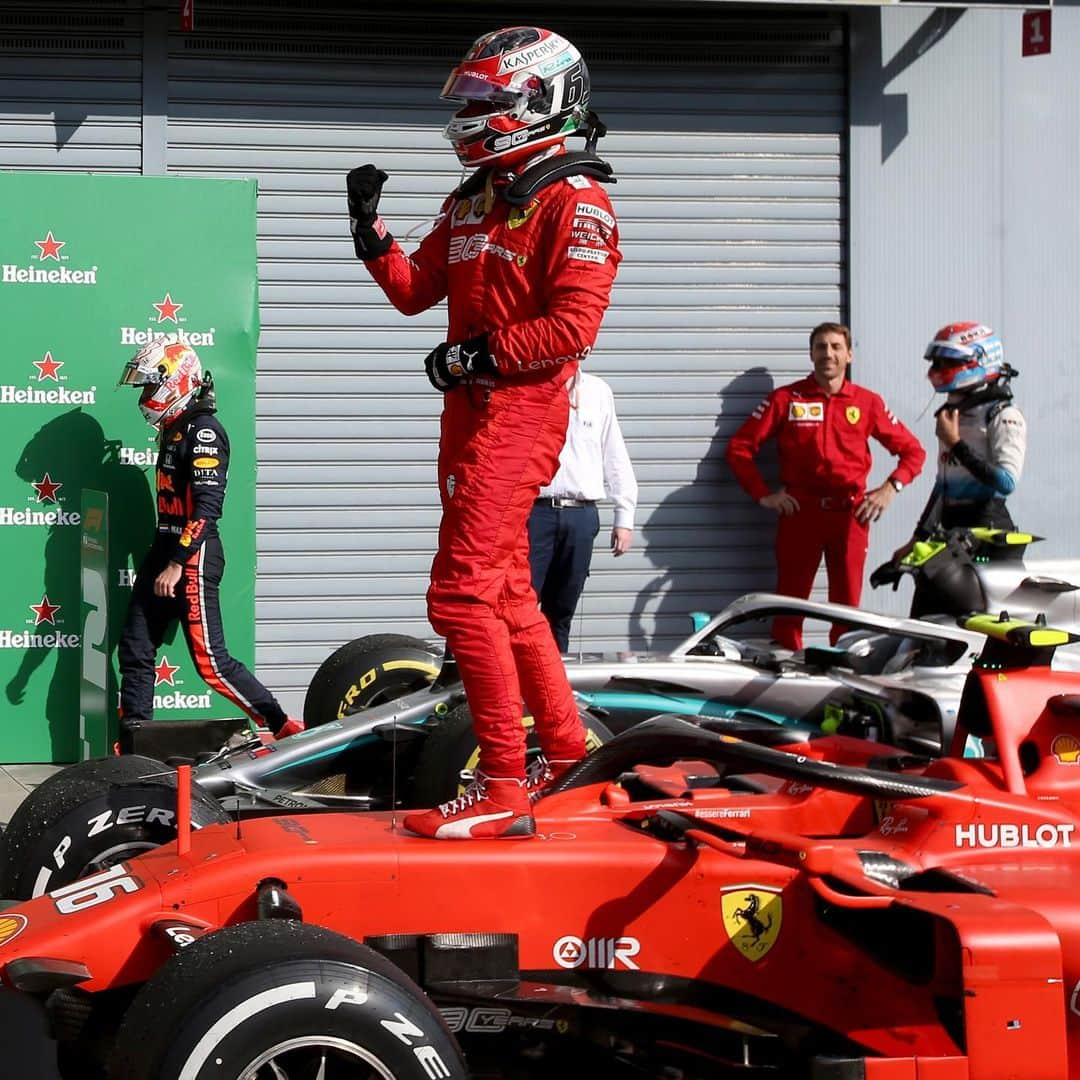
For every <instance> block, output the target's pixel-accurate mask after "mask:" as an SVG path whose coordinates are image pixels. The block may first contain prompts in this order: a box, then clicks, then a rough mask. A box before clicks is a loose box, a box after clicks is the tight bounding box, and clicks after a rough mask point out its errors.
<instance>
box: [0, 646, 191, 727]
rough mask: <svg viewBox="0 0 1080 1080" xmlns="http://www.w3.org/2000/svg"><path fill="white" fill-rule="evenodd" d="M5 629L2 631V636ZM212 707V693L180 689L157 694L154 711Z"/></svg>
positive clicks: (117, 699)
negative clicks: (181, 691)
mask: <svg viewBox="0 0 1080 1080" xmlns="http://www.w3.org/2000/svg"><path fill="white" fill-rule="evenodd" d="M2 634H3V631H0V636H2ZM2 645H3V640H2V639H0V646H2ZM116 704H117V707H118V708H119V706H120V695H119V694H117V695H116ZM209 708H210V693H209V691H207V692H206V693H205V694H182V693H180V691H179V690H177V691H175V692H173V693H169V694H155V695H154V712H158V711H159V710H161V709H184V710H187V711H191V710H194V709H209Z"/></svg>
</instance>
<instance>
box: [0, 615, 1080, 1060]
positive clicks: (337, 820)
mask: <svg viewBox="0 0 1080 1080" xmlns="http://www.w3.org/2000/svg"><path fill="white" fill-rule="evenodd" d="M968 626H969V627H972V628H979V629H982V630H983V631H985V632H986V633H987V644H986V646H985V648H984V649H983V651H982V653H981V655H980V658H979V660H978V661H977V663H976V665H975V667H974V668H973V670H972V672H971V674H970V676H969V678H968V682H967V686H966V688H965V691H964V695H963V699H962V702H961V707H960V710H959V712H960V715H959V718H958V724H957V731H956V734H955V736H954V739H953V751H954V753H953V754H952V755H950V756H946V757H944V758H941V759H937V760H929V759H926V758H920V757H914V756H912V755H909V754H906V753H903V752H900V751H892V750H890V749H889V748H888V747H883V746H882V744H880V743H870V742H863V741H861V740H857V739H851V738H847V737H844V736H838V735H822V736H817V737H811V738H809V739H808V740H807V741H804V742H801V743H793V742H792V741H791V740H792V738H793V736H792V733H791V732H790V731H789V730H787V729H783V728H777V727H775V726H773V725H765V726H760V727H759V726H756V725H754V724H752V723H748V724H747V725H746V726H745V729H743V730H742V732H741V735H742V736H743V737H733V736H732V735H730V734H717V733H715V732H710V731H709V730H708V727H707V725H708V721H707V720H706V721H702V722H701V723H700V724H691V723H689V722H687V721H686V720H683V719H680V718H674V717H660V718H656V719H654V720H651V721H647V722H646V723H644V724H641V725H638V726H637V727H635V728H632V729H630V730H629V731H627V732H626V733H625V734H623V735H620V736H619V737H617V738H615V739H614V740H612V741H611V742H610V743H608V744H606V745H605V746H603V747H601V748H600V749H599V750H597V751H596V752H595V753H594V754H593V755H591V756H590V757H589V758H587V759H586V761H584V762H583V763H582V764H581V765H579V766H578V767H577V768H576V769H574V770H572V771H571V772H570V773H568V774H567V775H566V776H565V777H563V778H562V779H561V780H560V781H559V783H558V784H557V785H556V787H555V789H553V790H552V792H551V793H550V794H549V795H548V796H547V797H546V798H544V799H542V800H541V801H540V802H539V803H538V804H537V806H536V818H537V826H538V831H539V835H538V836H537V837H536V838H534V839H531V840H528V841H524V842H520V843H512V842H507V841H468V842H462V843H454V842H448V841H430V840H424V839H420V838H418V837H414V836H411V835H409V834H408V833H406V832H404V831H402V830H401V829H400V827H399V823H398V820H397V818H396V817H395V815H394V814H392V813H389V812H387V813H367V814H341V813H324V814H310V815H296V816H291V817H268V818H261V819H257V820H253V821H249V822H244V823H243V824H231V825H214V826H209V827H207V828H204V829H200V830H199V831H197V832H196V833H194V834H191V832H190V831H189V830H188V831H185V832H183V833H181V835H180V837H179V838H178V840H177V842H175V843H173V844H170V845H168V846H166V847H162V848H159V849H156V850H154V851H150V852H148V853H147V854H145V855H143V856H141V857H139V858H136V859H132V860H131V861H129V862H125V863H120V864H118V865H116V866H113V867H111V868H109V869H107V870H105V871H103V872H101V873H98V874H95V875H93V876H92V877H88V878H83V879H82V880H79V881H76V882H74V883H72V884H70V885H66V886H64V887H63V888H60V889H57V890H55V891H53V892H51V893H48V894H46V895H44V896H41V897H38V898H37V899H34V900H31V901H28V902H26V903H24V904H21V905H15V906H10V907H7V908H6V909H4V910H2V911H0V977H2V979H3V984H4V989H3V990H2V991H0V993H15V992H18V993H22V994H24V995H29V996H32V997H33V998H34V999H36V1000H38V1001H40V1002H41V1003H42V1005H43V1007H44V1008H45V1009H46V1010H47V1012H48V1014H49V1018H50V1022H51V1029H52V1031H53V1032H54V1034H55V1037H56V1038H57V1040H58V1043H59V1051H58V1053H59V1060H60V1062H61V1070H62V1072H63V1074H64V1075H65V1076H68V1077H75V1076H80V1077H85V1076H101V1075H108V1076H111V1077H114V1078H123V1080H180V1078H183V1080H209V1078H211V1077H213V1078H222V1080H226V1078H227V1080H236V1078H239V1077H243V1078H245V1080H284V1078H288V1080H295V1078H299V1077H304V1078H308V1077H311V1078H323V1080H343V1078H346V1077H348V1078H353V1077H364V1078H368V1077H381V1078H392V1077H398V1078H402V1080H414V1078H415V1080H438V1078H442V1077H459V1076H466V1075H472V1076H508V1077H510V1076H512V1077H518V1076H539V1075H545V1074H554V1073H555V1072H561V1073H562V1074H563V1075H564V1076H580V1075H586V1074H589V1075H594V1076H604V1077H607V1076H619V1075H627V1076H637V1077H641V1076H655V1077H661V1076H663V1077H706V1076H707V1077H720V1076H733V1077H734V1076H738V1077H766V1076H770V1077H784V1078H788V1077H807V1078H812V1080H848V1078H856V1077H864V1078H867V1080H900V1078H902V1080H960V1078H980V1080H1005V1078H1010V1077H1014V1078H1017V1080H1040V1078H1046V1080H1050V1078H1054V1080H1060V1078H1063V1077H1069V1076H1074V1077H1080V1003H1078V994H1080V914H1078V911H1080V908H1078V906H1077V902H1076V896H1077V891H1078V890H1077V886H1078V883H1080V840H1078V838H1077V835H1076V829H1077V825H1078V822H1080V817H1078V812H1077V811H1078V805H1077V804H1078V800H1080V737H1078V736H1077V734H1075V733H1076V732H1077V731H1078V729H1080V673H1074V672H1065V671H1053V670H1051V668H1050V661H1051V658H1052V656H1053V652H1054V649H1055V648H1056V647H1057V646H1058V645H1061V644H1065V643H1067V642H1071V641H1074V640H1077V639H1076V638H1075V637H1074V636H1073V635H1070V634H1068V633H1066V632H1061V631H1056V630H1052V629H1049V628H1047V627H1046V626H1044V625H1041V624H1032V623H1018V622H1011V621H1009V620H1008V619H1007V618H1006V617H1003V618H1002V619H1001V620H993V619H992V618H991V617H989V616H980V617H978V618H977V619H974V620H969V622H968ZM728 730H730V728H729V729H728ZM969 734H972V735H975V736H977V737H979V738H980V739H982V740H983V743H984V746H986V747H988V751H989V755H990V756H988V757H986V758H983V759H974V760H973V759H967V760H965V759H964V758H962V757H961V756H960V755H959V752H958V748H960V747H962V746H963V745H964V741H965V740H966V737H967V735H969ZM800 737H801V736H800ZM183 794H184V786H183V785H181V787H180V798H181V799H182V798H183ZM185 810H186V808H185V807H183V806H180V807H178V815H177V816H178V818H179V819H180V820H182V821H183V820H188V819H189V815H188V814H187V813H185ZM466 1062H467V1063H468V1064H467V1065H466ZM106 1070H107V1071H106Z"/></svg>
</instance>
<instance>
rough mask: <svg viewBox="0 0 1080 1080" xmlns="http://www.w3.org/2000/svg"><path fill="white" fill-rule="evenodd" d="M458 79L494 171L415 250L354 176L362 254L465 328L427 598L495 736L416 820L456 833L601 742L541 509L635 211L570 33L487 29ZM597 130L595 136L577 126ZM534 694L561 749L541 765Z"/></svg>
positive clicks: (479, 722) (449, 365)
mask: <svg viewBox="0 0 1080 1080" xmlns="http://www.w3.org/2000/svg"><path fill="white" fill-rule="evenodd" d="M442 96H443V98H445V99H449V100H452V101H456V102H458V103H459V108H458V110H457V112H456V113H455V114H454V116H453V117H452V118H451V120H450V122H449V124H448V125H447V127H446V130H445V135H446V137H447V138H448V139H449V140H450V142H451V143H452V144H453V146H454V149H455V151H456V152H457V156H458V158H459V160H460V161H461V163H462V164H463V165H464V166H465V167H466V168H467V169H475V170H476V171H475V172H474V173H473V174H472V176H471V177H469V178H468V179H467V180H466V181H465V182H464V183H463V184H462V185H461V186H460V187H459V188H458V189H457V190H456V191H454V192H453V193H452V194H451V195H450V196H449V197H448V198H447V199H446V200H445V201H444V202H443V205H442V212H441V214H440V215H439V217H438V219H437V222H436V225H435V227H434V228H433V230H432V231H431V232H430V233H429V234H428V235H427V236H426V237H425V238H424V239H423V241H422V242H421V243H420V246H419V248H418V249H417V250H416V251H415V252H414V253H413V254H412V255H411V256H410V255H406V254H405V253H404V251H403V250H402V249H401V248H400V247H399V246H398V244H397V243H396V241H395V240H394V238H393V237H392V236H391V235H390V233H389V232H388V231H387V228H386V225H385V223H384V222H383V221H382V219H381V218H380V217H378V216H377V210H376V208H377V205H378V201H379V195H380V192H381V188H382V185H383V183H384V182H385V181H386V179H387V175H386V173H384V172H382V171H381V170H379V169H377V168H376V167H375V166H374V165H364V166H362V167H360V168H357V169H353V170H352V171H351V172H350V173H349V175H348V179H347V191H348V198H349V216H350V225H351V229H352V234H353V240H354V244H355V247H356V253H357V256H358V257H359V258H360V259H363V260H364V263H365V265H366V266H367V268H368V270H369V271H370V272H371V275H372V276H373V277H374V278H375V280H376V281H377V282H378V283H379V285H380V286H381V287H382V289H383V291H384V292H385V293H386V295H387V297H388V298H389V300H390V301H391V302H392V303H393V304H394V306H395V307H396V308H398V310H399V311H401V312H403V313H404V314H406V315H413V314H416V313H418V312H421V311H425V310H426V309H428V308H430V307H431V306H432V305H434V304H436V303H438V302H439V301H440V300H442V299H443V297H446V298H447V300H448V305H447V306H448V309H449V310H448V313H449V329H448V331H447V335H446V341H444V342H443V343H442V344H441V345H439V346H437V347H436V348H435V349H433V350H432V351H431V353H430V354H429V355H428V357H427V359H426V360H425V369H426V372H427V376H428V379H429V380H430V382H431V384H432V386H434V387H435V389H436V390H438V391H440V392H441V393H442V394H444V395H445V398H444V404H443V413H442V421H441V434H440V441H439V466H438V477H439V493H440V498H441V500H442V509H443V514H442V521H441V524H440V528H439V548H438V552H437V553H436V555H435V559H434V562H433V564H432V568H431V584H430V588H429V590H428V618H429V620H430V622H431V625H432V627H434V629H435V630H436V631H437V632H438V633H440V634H442V635H443V636H444V637H445V638H446V641H447V644H448V646H449V648H450V649H451V650H452V651H453V653H454V655H455V657H456V658H457V662H458V666H459V669H460V671H461V677H462V681H463V683H464V686H465V690H466V693H467V696H468V700H469V704H470V707H471V709H472V715H473V727H474V731H475V734H476V738H477V741H478V743H479V745H480V764H479V768H478V770H477V771H476V774H475V776H474V779H473V782H472V783H471V784H470V786H469V787H468V788H467V789H466V790H465V792H464V794H463V795H461V796H460V797H459V798H457V799H455V800H453V801H452V802H450V803H445V804H443V805H442V806H440V807H436V808H435V809H433V810H430V811H424V812H421V813H414V814H410V815H408V816H407V817H406V818H405V826H406V827H407V828H408V829H410V830H411V831H412V832H415V833H418V834H419V835H422V836H428V837H436V838H440V839H467V838H473V837H506V838H514V837H525V836H531V835H533V834H534V832H535V824H534V821H533V817H532V810H531V801H530V795H535V794H536V793H537V792H538V790H539V789H540V788H541V787H542V786H543V785H544V784H547V783H550V782H551V780H552V779H553V777H554V776H556V775H558V774H560V773H561V772H564V771H565V770H566V769H567V768H569V767H570V766H571V765H572V764H574V763H575V762H576V761H578V760H580V759H581V758H582V757H584V754H585V732H584V727H583V725H582V722H581V719H580V717H579V715H578V711H577V707H576V705H575V702H574V697H573V693H572V691H571V690H570V685H569V683H568V681H567V678H566V673H565V670H564V668H563V664H562V660H561V659H560V657H559V650H558V648H557V647H556V645H555V641H554V639H553V637H552V634H551V628H550V626H549V625H548V622H547V619H546V618H545V617H544V615H543V614H542V613H541V611H540V609H539V606H538V604H537V600H536V594H535V593H534V592H533V589H532V584H531V575H530V570H529V559H528V530H527V521H528V517H529V512H530V510H531V509H532V506H533V503H534V501H535V500H536V498H537V496H538V494H539V490H540V487H541V486H542V485H543V484H547V483H549V482H550V481H551V479H552V477H553V476H554V475H555V472H556V470H557V468H558V464H559V452H560V450H561V449H562V445H563V441H564V439H565V435H566V426H567V418H568V416H567V414H568V408H569V404H568V403H569V398H568V396H567V393H566V383H567V382H568V381H569V380H570V378H571V377H572V376H573V374H574V372H575V371H576V370H577V366H578V363H579V361H581V360H582V359H584V357H585V356H587V355H588V353H589V351H590V349H591V348H592V345H593V343H594V342H595V340H596V336H597V332H598V331H599V329H600V322H601V320H602V318H603V315H604V312H605V310H606V309H607V306H608V300H609V296H610V292H611V285H612V281H613V280H614V277H615V271H616V268H617V266H618V263H619V258H620V255H619V251H618V230H617V227H616V222H615V216H614V214H613V212H612V209H611V204H610V202H609V200H608V197H607V195H606V193H605V192H604V189H603V188H602V187H601V186H600V183H602V182H610V181H611V179H612V177H611V167H610V166H609V165H607V163H606V162H603V161H601V160H600V159H599V158H598V157H597V156H596V154H595V153H594V151H593V147H594V144H595V138H596V136H598V135H600V134H602V133H603V129H602V125H600V124H599V121H598V120H596V118H595V116H594V115H593V114H590V113H589V112H588V96H589V76H588V71H587V69H586V67H585V63H584V61H583V60H582V58H581V55H580V53H579V52H578V51H577V49H576V48H575V47H574V46H573V45H572V44H571V43H570V42H569V41H567V40H566V39H565V38H562V37H560V36H559V35H557V34H553V33H551V32H550V31H548V30H542V29H539V28H535V27H510V28H507V29H504V30H498V31H496V32H494V33H492V34H487V35H485V36H484V37H481V38H480V39H479V40H477V41H476V42H475V43H474V44H473V46H472V48H471V49H470V50H469V51H468V53H467V54H466V55H465V58H464V59H463V60H462V61H461V63H460V64H459V65H458V66H457V67H456V68H455V69H454V70H453V71H452V72H451V74H450V77H449V79H448V80H447V83H446V85H445V87H444V89H443V93H442ZM578 130H586V131H587V134H588V141H587V143H586V149H585V150H584V151H578V152H573V153H569V152H567V150H566V147H565V145H564V144H565V139H566V137H567V136H568V135H569V134H571V133H573V132H575V131H578ZM522 697H524V700H525V703H526V704H527V706H528V708H529V709H530V711H531V712H532V714H533V716H534V717H535V723H536V731H537V736H538V738H539V741H540V745H541V749H542V751H543V757H542V758H541V759H540V760H539V761H537V762H534V763H533V764H532V765H530V766H529V769H528V771H527V770H526V758H525V731H524V728H523V726H522Z"/></svg>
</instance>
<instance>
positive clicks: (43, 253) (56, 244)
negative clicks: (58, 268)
mask: <svg viewBox="0 0 1080 1080" xmlns="http://www.w3.org/2000/svg"><path fill="white" fill-rule="evenodd" d="M34 243H35V244H37V246H38V247H39V248H40V249H41V250H40V252H39V253H38V262H44V261H45V260H46V259H55V260H56V261H57V262H59V261H60V249H61V248H62V247H65V246H66V244H67V241H65V240H57V239H56V238H55V237H54V236H53V234H52V229H50V230H49V235H48V236H46V237H45V239H44V240H35V241H34ZM64 258H67V256H66V255H65V256H64Z"/></svg>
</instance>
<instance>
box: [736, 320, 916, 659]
mask: <svg viewBox="0 0 1080 1080" xmlns="http://www.w3.org/2000/svg"><path fill="white" fill-rule="evenodd" d="M810 359H811V361H812V363H813V365H814V370H813V372H812V373H811V374H810V375H808V376H807V377H806V378H805V379H801V380H799V382H795V383H791V384H790V385H788V386H782V387H780V388H779V389H777V390H774V391H773V392H772V393H771V394H770V395H769V396H768V397H767V398H766V399H765V400H764V401H763V402H761V404H760V405H758V407H757V408H756V409H755V410H754V411H753V412H752V413H751V414H750V416H749V417H748V418H747V419H746V421H745V422H744V423H743V425H742V426H741V427H740V428H739V429H738V431H736V432H735V434H734V435H732V437H731V441H730V442H729V443H728V448H727V462H728V464H729V465H730V466H731V471H732V472H733V473H734V474H735V478H736V479H737V480H738V481H739V483H740V484H741V485H742V486H743V488H744V489H745V490H746V492H747V493H748V494H749V495H750V497H751V498H752V499H754V500H755V501H756V502H757V503H758V505H759V506H763V507H764V508H765V509H766V510H772V511H773V512H774V513H776V514H777V515H778V516H779V520H778V522H777V527H776V569H777V581H776V591H777V592H778V593H783V594H784V595H785V596H798V597H802V598H806V597H808V596H809V595H810V590H811V589H812V588H813V585H814V577H815V576H816V574H817V571H818V566H819V565H820V564H821V557H822V555H824V556H825V569H826V572H827V573H828V578H829V600H830V601H832V602H833V603H837V604H849V605H852V606H855V607H857V606H858V603H859V599H860V597H861V595H862V578H863V568H864V566H865V565H866V551H867V543H868V537H869V530H870V524H871V522H874V521H877V520H878V519H879V518H880V517H881V515H882V514H883V513H884V512H885V511H886V510H887V509H888V508H889V505H890V504H891V503H892V501H893V499H894V498H895V496H896V494H897V492H899V491H901V490H902V489H903V488H904V486H905V485H906V484H910V483H911V481H912V480H914V479H915V477H916V476H918V475H919V471H920V470H921V469H922V465H923V462H924V461H925V460H926V452H925V451H924V450H923V448H922V446H921V445H920V443H919V440H918V439H916V438H915V436H914V435H912V433H911V432H910V431H909V430H908V429H907V428H906V427H904V425H903V424H901V423H900V421H899V420H897V419H896V417H895V416H894V415H893V414H892V412H890V411H889V409H888V408H887V407H886V405H885V402H884V401H882V399H881V398H880V397H879V396H878V395H877V394H875V393H873V392H872V391H870V390H866V389H864V388H863V387H861V386H856V385H855V383H853V382H852V381H851V380H850V379H849V378H848V368H849V367H850V365H851V359H852V353H851V331H850V330H849V329H848V328H847V327H846V326H843V325H841V324H840V323H832V322H826V323H821V324H820V325H819V326H815V327H814V329H813V330H811V331H810ZM770 438H775V439H776V442H777V449H778V451H779V457H780V487H779V488H778V489H777V490H776V491H773V492H770V491H769V486H768V484H767V483H766V482H765V479H764V477H763V476H762V475H761V472H760V470H759V469H758V467H757V465H756V464H755V463H754V456H755V455H756V453H757V451H758V449H759V448H760V447H761V445H762V443H764V442H765V440H766V439H770ZM871 438H873V439H876V440H877V441H878V442H879V443H881V445H882V446H884V447H885V449H886V450H888V451H889V452H890V453H891V454H894V455H895V456H896V457H897V458H898V459H899V460H898V462H897V465H896V467H895V468H894V469H893V471H892V472H891V473H890V474H889V476H888V477H887V478H886V480H885V482H884V483H882V484H881V485H880V486H879V487H876V488H872V489H871V490H869V491H867V490H866V478H867V476H868V475H869V473H870V466H871V457H870V442H869V440H870V439H871ZM843 632H844V627H843V626H841V625H839V624H836V623H834V624H833V627H832V630H831V631H830V639H831V640H832V641H833V642H834V643H835V641H836V639H837V638H838V637H839V636H840V634H842V633H843ZM772 636H773V637H774V638H775V640H776V641H777V642H778V643H779V644H780V645H782V646H783V647H784V648H786V649H792V650H795V649H801V648H802V619H801V618H799V617H796V616H778V617H777V618H776V619H774V620H773V626H772Z"/></svg>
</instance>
